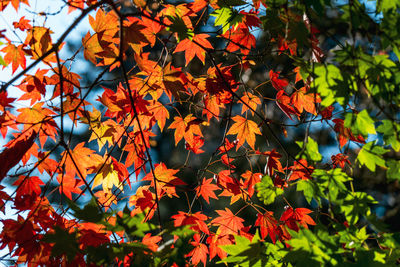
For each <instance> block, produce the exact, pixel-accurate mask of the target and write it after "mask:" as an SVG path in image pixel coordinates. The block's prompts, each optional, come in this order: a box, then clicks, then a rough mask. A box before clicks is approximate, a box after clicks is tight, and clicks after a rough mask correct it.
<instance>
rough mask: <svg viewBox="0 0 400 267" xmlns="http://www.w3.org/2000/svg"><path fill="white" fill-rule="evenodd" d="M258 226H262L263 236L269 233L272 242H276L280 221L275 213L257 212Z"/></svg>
mask: <svg viewBox="0 0 400 267" xmlns="http://www.w3.org/2000/svg"><path fill="white" fill-rule="evenodd" d="M255 225H256V226H260V232H261V238H263V239H264V238H265V237H266V236H268V235H269V237H270V238H271V240H272V242H273V243H274V244H275V241H276V235H277V231H276V228H277V226H278V222H277V221H276V219H275V218H274V216H273V213H272V212H270V211H266V212H265V213H264V214H260V213H258V214H257V220H256V222H255Z"/></svg>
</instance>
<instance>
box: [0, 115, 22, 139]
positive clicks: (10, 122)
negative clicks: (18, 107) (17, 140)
mask: <svg viewBox="0 0 400 267" xmlns="http://www.w3.org/2000/svg"><path fill="white" fill-rule="evenodd" d="M16 119H17V117H15V116H14V115H13V114H12V113H10V112H9V111H8V110H6V111H5V112H3V114H1V115H0V132H1V135H2V136H3V138H6V135H7V132H8V128H12V129H14V130H18V127H17V123H16Z"/></svg>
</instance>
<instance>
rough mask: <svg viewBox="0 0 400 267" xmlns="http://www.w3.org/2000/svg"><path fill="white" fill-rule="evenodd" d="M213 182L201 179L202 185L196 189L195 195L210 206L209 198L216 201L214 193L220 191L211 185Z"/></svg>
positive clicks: (217, 187)
mask: <svg viewBox="0 0 400 267" xmlns="http://www.w3.org/2000/svg"><path fill="white" fill-rule="evenodd" d="M213 180H214V179H212V178H210V179H207V180H206V178H203V181H202V183H201V184H200V185H199V186H198V187H196V195H197V196H202V197H203V198H204V200H205V201H206V202H207V203H208V204H210V198H213V199H218V197H217V196H216V195H215V193H214V191H216V190H220V188H219V186H217V185H215V184H212V182H213Z"/></svg>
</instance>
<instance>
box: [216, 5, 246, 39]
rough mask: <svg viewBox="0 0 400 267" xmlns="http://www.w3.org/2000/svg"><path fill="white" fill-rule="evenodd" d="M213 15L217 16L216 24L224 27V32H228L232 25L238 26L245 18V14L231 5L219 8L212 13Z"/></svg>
mask: <svg viewBox="0 0 400 267" xmlns="http://www.w3.org/2000/svg"><path fill="white" fill-rule="evenodd" d="M211 16H213V17H215V22H214V25H215V26H221V27H222V33H223V34H224V33H225V32H227V31H228V30H229V28H230V27H231V26H236V25H237V24H238V23H240V22H241V21H242V19H243V15H241V14H239V13H238V12H237V11H236V10H233V9H231V8H229V7H222V8H220V9H217V10H215V11H214V12H213V13H211Z"/></svg>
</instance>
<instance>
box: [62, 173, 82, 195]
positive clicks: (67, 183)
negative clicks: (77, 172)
mask: <svg viewBox="0 0 400 267" xmlns="http://www.w3.org/2000/svg"><path fill="white" fill-rule="evenodd" d="M57 181H58V182H59V184H60V186H59V191H60V194H64V195H65V196H66V197H67V198H69V199H70V200H72V193H75V194H80V193H81V192H82V190H81V189H80V188H79V187H80V186H82V185H83V181H82V180H79V179H75V177H74V176H71V175H70V174H69V173H66V174H64V175H62V174H59V175H58V176H57Z"/></svg>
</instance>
